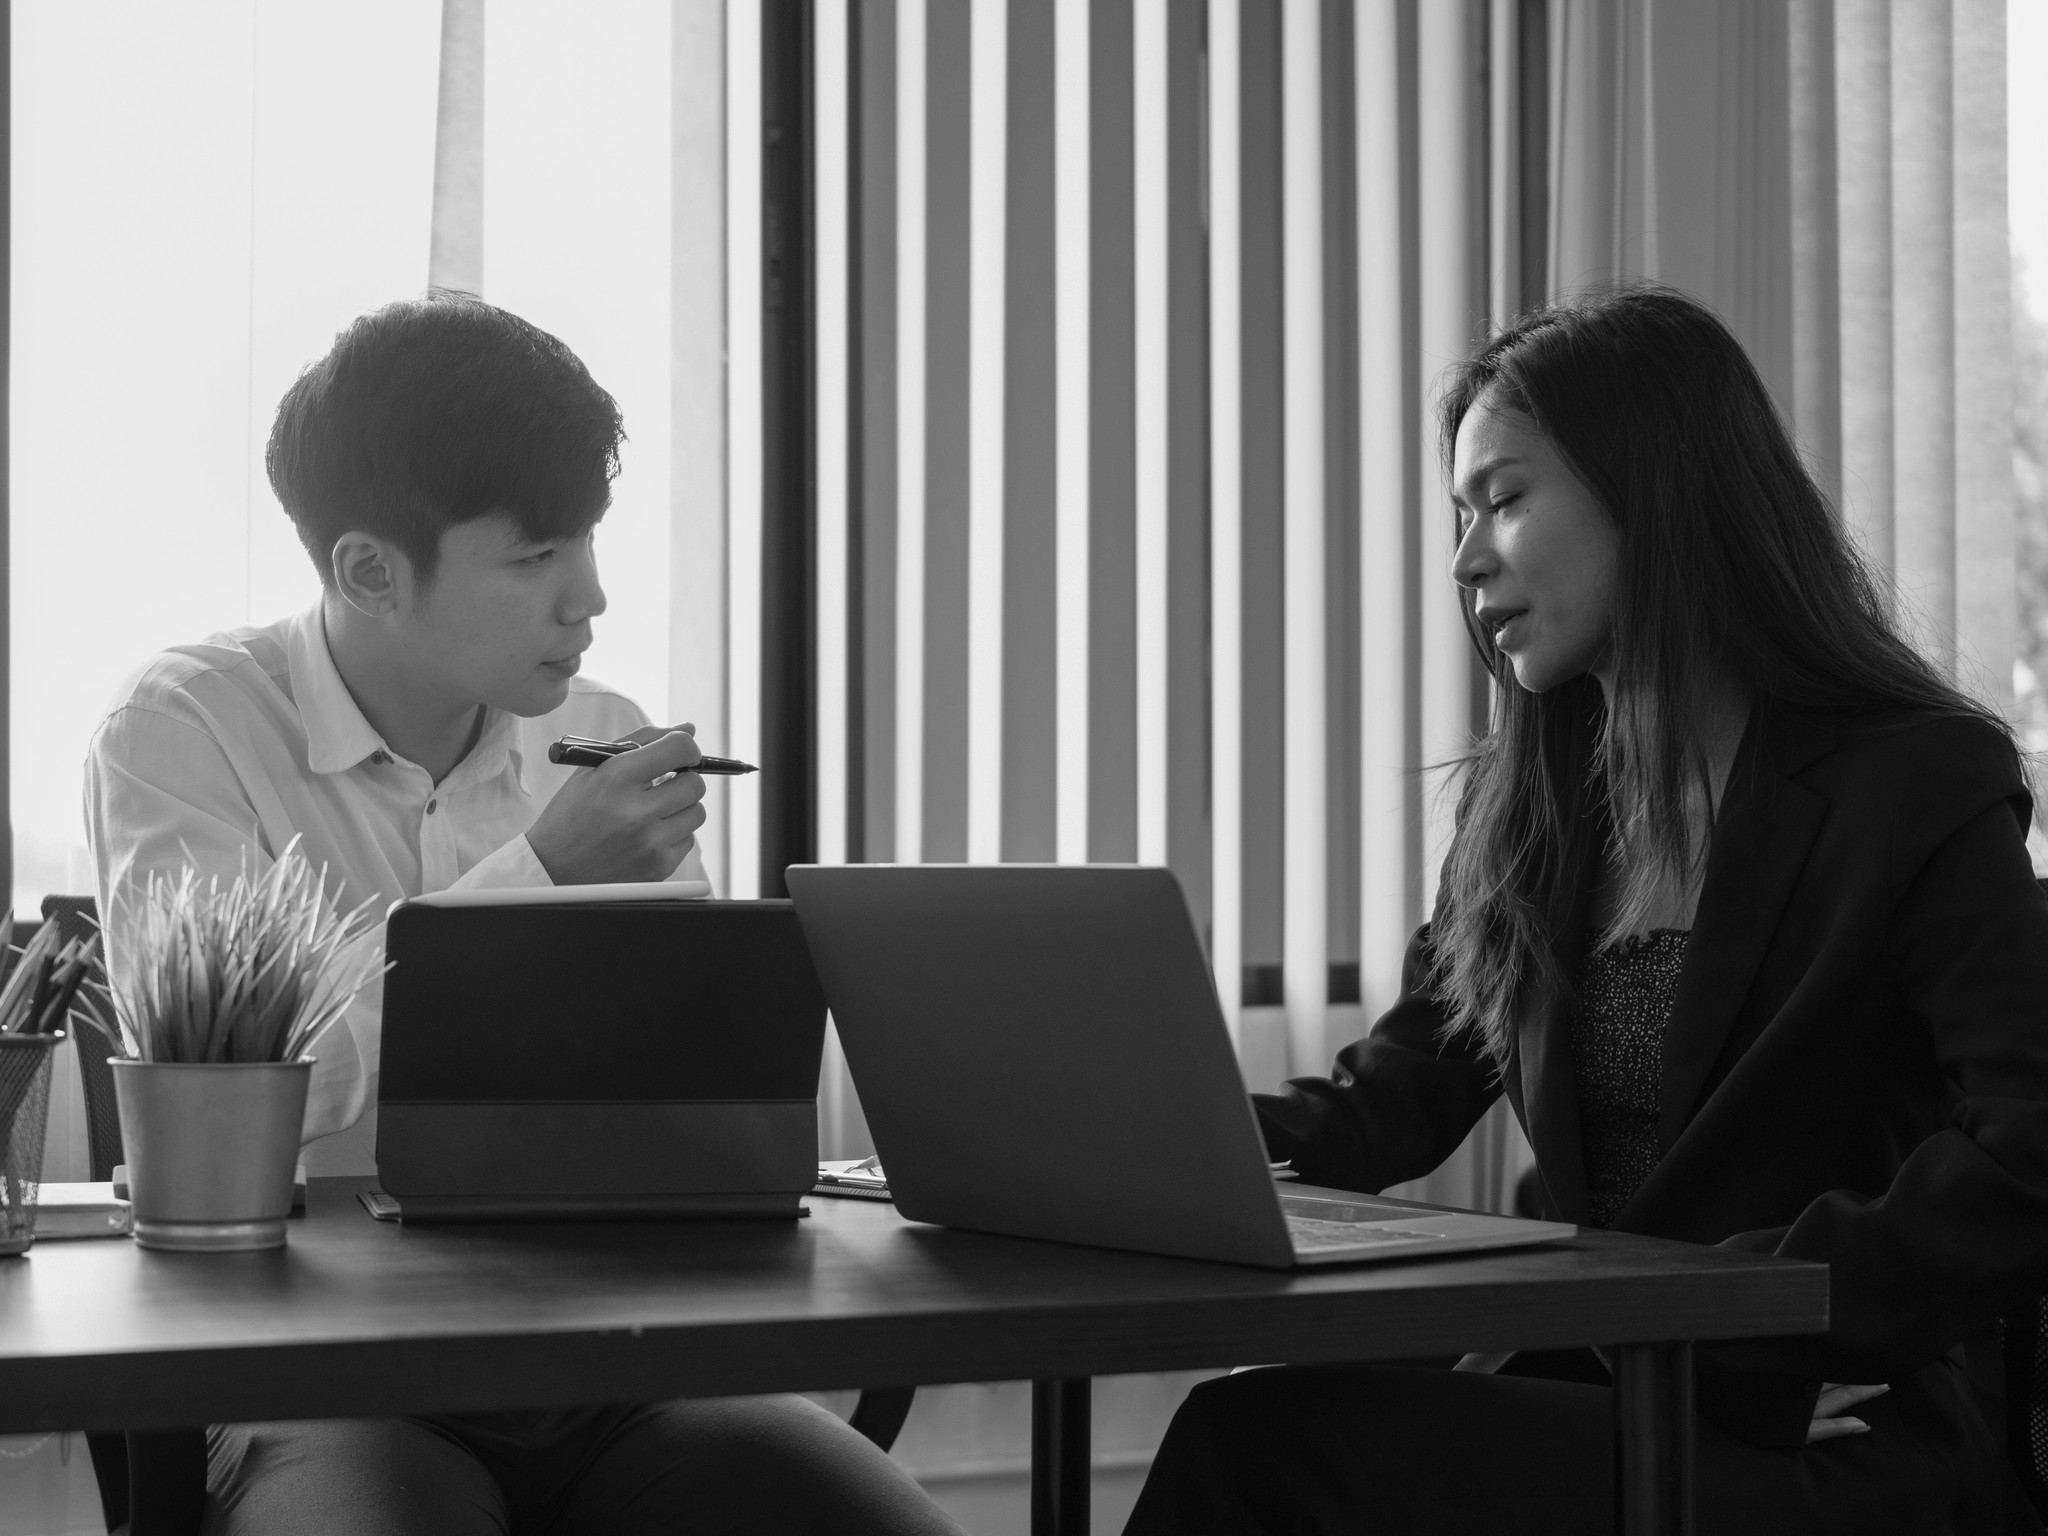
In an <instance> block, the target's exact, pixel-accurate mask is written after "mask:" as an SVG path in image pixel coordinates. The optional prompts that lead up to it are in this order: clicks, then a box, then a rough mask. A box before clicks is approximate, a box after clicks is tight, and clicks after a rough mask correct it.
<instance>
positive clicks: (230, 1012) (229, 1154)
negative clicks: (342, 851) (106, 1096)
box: [112, 838, 384, 1252]
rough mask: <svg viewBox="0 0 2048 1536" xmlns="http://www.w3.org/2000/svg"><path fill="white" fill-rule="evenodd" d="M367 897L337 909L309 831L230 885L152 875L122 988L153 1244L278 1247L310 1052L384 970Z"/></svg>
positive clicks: (135, 1130) (129, 1107)
mask: <svg viewBox="0 0 2048 1536" xmlns="http://www.w3.org/2000/svg"><path fill="white" fill-rule="evenodd" d="M369 908H370V903H369V902H367V901H366V902H364V903H363V904H362V905H360V906H358V907H356V908H354V909H353V910H351V911H349V912H346V913H337V912H336V911H335V909H334V907H333V905H332V904H331V903H330V902H329V901H328V899H327V871H326V870H325V868H322V869H321V870H319V871H318V872H317V873H316V872H315V871H314V869H313V868H312V866H311V865H310V864H309V863H308V862H307V859H306V856H305V853H304V851H303V850H302V849H301V848H300V847H299V841H298V839H297V838H294V839H292V841H291V843H290V844H288V845H287V846H286V848H285V850H284V852H283V854H282V855H281V856H280V857H279V858H278V860H277V862H276V863H275V864H273V865H271V867H270V869H269V870H268V871H267V872H266V873H264V874H262V875H260V876H257V875H252V874H251V873H250V871H249V868H248V865H247V862H246V860H245V861H244V864H243V868H242V873H241V874H240V875H238V876H237V877H236V878H235V881H234V883H233V884H232V885H230V886H228V887H227V888H226V889H222V888H221V885H220V882H219V880H218V879H217V878H209V879H207V880H205V881H203V882H202V881H201V880H200V878H199V876H198V875H197V874H196V873H195V872H194V871H193V870H192V869H190V868H189V867H188V868H187V869H185V870H184V871H183V873H182V874H180V875H179V876H177V877H176V878H166V877H165V876H163V875H162V874H152V875H151V876H150V878H149V883H148V885H147V886H146V887H145V889H144V890H143V893H142V896H141V899H140V901H139V902H138V906H137V913H136V918H135V921H134V922H132V923H131V924H129V925H128V926H127V929H126V931H125V932H124V933H122V934H121V935H120V937H119V942H120V943H121V944H122V945H123V946H124V948H125V950H126V953H125V954H124V955H123V957H122V959H123V964H122V966H121V968H120V974H121V975H122V977H123V978H124V979H123V981H122V982H121V984H120V985H119V986H118V987H117V988H116V989H115V994H114V1013H115V1017H116V1021H117V1025H118V1028H119V1034H120V1038H119V1039H118V1040H116V1041H114V1047H115V1053H116V1057H117V1059H116V1060H115V1061H114V1062H113V1063H112V1066H113V1073H114V1094H115V1098H116V1100H117V1101H118V1103H119V1104H120V1108H121V1139H122V1142H123V1144H124V1147H125V1150H126V1153H127V1161H128V1193H129V1200H130V1203H131V1205H132V1206H133V1209H134V1216H135V1237H136V1240H137V1241H138V1242H140V1243H141V1244H142V1245H143V1246H144V1247H145V1248H175V1249H199V1250H206V1251H214V1252H220V1251H234V1250H243V1249H251V1248H280V1247H282V1246H284V1241H285V1221H286V1218H287V1217H288V1216H289V1215H290V1214H291V1203H292V1169H293V1166H294V1165H295V1163H296V1162H297V1159H298V1151H299V1130H300V1127H301V1125H302V1124H303V1122H304V1120H305V1114H306V1089H307V1085H308V1082H309V1080H310V1078H311V1075H312V1069H313V1057H312V1055H311V1054H310V1052H311V1050H312V1048H313V1046H314V1044H315V1043H316V1042H317V1041H318V1040H319V1038H320V1036H321V1034H322V1033H323V1032H324V1031H325V1030H326V1029H327V1028H328V1027H329V1026H330V1025H332V1024H333V1023H334V1022H335V1020H337V1019H339V1018H340V1017H341V1015H342V1013H343V1011H344V1010H345V1009H346V1008H347V1007H348V1005H349V1003H350V1001H351V1000H352V999H353V998H354V997H355V995H356V994H357V993H358V992H360V991H361V990H362V989H363V988H364V987H365V986H366V985H368V984H369V983H370V982H371V981H372V980H374V979H375V978H376V977H377V976H379V975H381V974H382V973H383V969H384V967H383V956H382V952H381V949H380V947H379V946H378V945H377V944H376V943H375V942H374V941H373V939H372V937H371V934H372V931H373V923H372V920H371V918H370V917H369Z"/></svg>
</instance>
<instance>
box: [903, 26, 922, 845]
mask: <svg viewBox="0 0 2048 1536" xmlns="http://www.w3.org/2000/svg"><path fill="white" fill-rule="evenodd" d="M926 39H927V30H926V17H925V0H896V861H897V862H898V863H900V864H916V863H918V862H920V861H921V860H922V859H923V858H924V708H925V700H924V602H925V582H924V552H925V430H924V429H925V421H924V407H925V250H926V247H925V102H926V83H925V45H926Z"/></svg>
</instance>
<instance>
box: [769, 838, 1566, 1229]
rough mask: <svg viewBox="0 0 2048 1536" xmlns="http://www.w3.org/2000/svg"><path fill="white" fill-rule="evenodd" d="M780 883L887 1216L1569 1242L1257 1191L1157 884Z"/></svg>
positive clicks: (1228, 1055) (1218, 1042) (1156, 875)
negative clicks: (823, 1002) (832, 1029)
mask: <svg viewBox="0 0 2048 1536" xmlns="http://www.w3.org/2000/svg"><path fill="white" fill-rule="evenodd" d="M788 879H789V888H790V891H791V894H792V895H793V896H794V897H795V899H796V906H797V913H798V916H799V917H800V918H801V919H802V921H803V926H804V933H805V936H806V938H807V939H808V940H809V941H810V947H811V954H812V958H813V959H814V961H815V962H816V964H817V967H818V974H819V977H820V979H821V980H822V981H823V983H824V987H825V995H826V997H827V998H828V999H829V1000H830V1002H831V1006H832V1016H833V1020H834V1022H835V1023H836V1025H837V1027H838V1030H839V1037H840V1041H841V1043H842V1044H843V1045H844V1046H845V1048H846V1060H847V1065H848V1066H849V1067H850V1068H851V1070H852V1073H853V1081H854V1086H855V1087H856V1088H857V1089H858V1090H859V1091H860V1099H861V1107H862V1109H863V1110H864V1111H865V1113H866V1115H867V1121H868V1128H869V1129H870V1130H871V1131H872V1132H873V1134H874V1139H875V1147H876V1151H877V1154H878V1156H879V1159H880V1163H881V1165H882V1167H884V1168H886V1169H887V1170H888V1174H887V1187H888V1190H889V1192H890V1193H891V1194H892V1195H893V1196H894V1198H895V1201H896V1206H897V1209H898V1210H900V1211H901V1212H902V1213H903V1214H904V1215H905V1216H908V1217H911V1218H913V1219H915V1220H918V1221H929V1222H937V1223H941V1224H943V1225H946V1226H955V1227H971V1228H975V1229H978V1230H981V1231H987V1232H1001V1233H1007V1234H1010V1235H1013V1236H1018V1237H1042V1238H1053V1239H1057V1240H1060V1241H1064V1242H1074V1243H1088V1244H1092V1245H1095V1246H1098V1247H1104V1248H1130V1249H1136V1250H1139V1251H1141V1252H1147V1253H1164V1254H1175V1255H1180V1256H1183V1257H1188V1258H1203V1259H1224V1260H1230V1261H1233V1262H1237V1263H1243V1264H1262V1265H1269V1266H1273V1267H1276V1268H1282V1267H1291V1266H1293V1265H1298V1264H1339V1263H1356V1262H1359V1261H1361V1260H1369V1259H1391V1258H1411V1257H1417V1256H1434V1255H1437V1254H1451V1253H1458V1252H1463V1251H1467V1250H1474V1249H1489V1248H1506V1247H1515V1246H1519V1245H1522V1244H1527V1243H1536V1242H1544V1241H1547V1240H1550V1239H1554V1238H1561V1237H1569V1236H1571V1235H1572V1234H1573V1233H1574V1231H1575V1230H1576V1229H1575V1228H1573V1227H1570V1226H1566V1225H1562V1224H1560V1223H1556V1222H1544V1221H1523V1220H1519V1219H1516V1218H1511V1217H1502V1216H1487V1215H1481V1214H1477V1213H1473V1212H1464V1211H1442V1210H1438V1209H1436V1208H1434V1207H1430V1206H1419V1205H1414V1204H1409V1203H1405V1202H1402V1201H1392V1200H1386V1199H1383V1198H1379V1197H1373V1196H1367V1195H1360V1194H1356V1193H1351V1192H1347V1191H1343V1190H1334V1189H1319V1188H1315V1187H1313V1186H1309V1185H1303V1184H1299V1183H1294V1184H1288V1185H1286V1186H1285V1187H1284V1188H1281V1187H1278V1186H1276V1184H1275V1182H1274V1177H1273V1172H1272V1170H1271V1168H1270V1167H1269V1165H1268V1163H1267V1161H1266V1152H1265V1147H1264V1145H1263V1141H1262V1138H1261V1136H1260V1133H1259V1129H1258V1124H1257V1121H1256V1118H1255V1117H1254V1115H1253V1113H1252V1109H1251V1103H1250V1100H1249V1099H1248V1098H1247V1097H1246V1094H1245V1090H1244V1082H1243V1079H1242V1077H1241V1076H1240V1074H1239V1072H1238V1067H1237V1058H1236V1053H1235V1052H1234V1050H1233V1049H1232V1047H1231V1042H1230V1035H1229V1031H1228V1029H1227V1028H1226V1026H1225V1024H1224V1021H1223V1012H1222V1009H1221V1007H1220V1005H1219V1004H1218V1002H1217V999H1216V989H1215V987H1214V985H1213V984H1212V983H1211V981H1210V977H1209V966H1208V961H1207V960H1206V958H1205V957H1204V956H1203V954H1202V949H1201V944H1200V941H1199V940H1198V939H1197V938H1196V936H1195V929H1194V924H1193V922H1192V921H1191V920H1190V918H1189V915H1188V909H1187V903H1186V901H1185V900H1184V899H1183V897H1182V895H1181V891H1180V886H1179V883H1178V882H1177V881H1176V880H1175V879H1174V877H1173V875H1172V873H1171V871H1168V870H1165V869H1150V868H1138V867H1130V866H1109V865H1070V866H1046V865H1017V864H1012V865H999V866H977V865H882V864H870V865H843V866H829V867H828V866H819V865H797V866H794V867H792V868H791V869H790V871H789V874H788Z"/></svg>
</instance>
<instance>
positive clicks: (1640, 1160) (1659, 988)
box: [1572, 928, 1688, 1227]
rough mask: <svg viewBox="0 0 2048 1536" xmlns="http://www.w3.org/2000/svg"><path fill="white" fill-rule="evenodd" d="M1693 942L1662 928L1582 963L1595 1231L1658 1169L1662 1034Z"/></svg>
mask: <svg viewBox="0 0 2048 1536" xmlns="http://www.w3.org/2000/svg"><path fill="white" fill-rule="evenodd" d="M1687 937H1688V935H1687V934H1686V932H1685V931H1684V930H1683V929H1679V928H1658V929H1656V930H1654V931H1652V932H1650V933H1646V934H1642V935H1640V936H1636V937H1632V938H1627V939H1623V940H1622V941H1621V943H1620V944H1618V945H1616V946H1615V947H1614V948H1612V949H1607V950H1600V951H1597V952H1595V953H1593V954H1591V955H1588V956H1587V957H1586V967H1585V970H1584V972H1583V974H1582V975H1581V976H1580V978H1579V1006H1578V1010H1577V1012H1576V1013H1575V1014H1574V1015H1573V1018H1572V1066H1573V1072H1574V1076H1575V1078H1576V1081H1577V1084H1578V1090H1579V1123H1580V1141H1581V1146H1582V1147H1583V1149H1584V1152H1585V1158H1586V1192H1587V1197H1588V1199H1587V1204H1588V1207H1589V1211H1590V1214H1591V1217H1592V1221H1593V1225H1595V1226H1598V1227H1605V1226H1609V1225H1612V1223H1613V1221H1614V1218H1615V1217H1616V1216H1618V1215H1620V1214H1621V1209H1622V1207H1623V1206H1625V1205H1627V1204H1628V1203H1629V1201H1630V1200H1631V1199H1632V1198H1633V1197H1634V1195H1635V1192H1636V1190H1637V1189H1639V1188H1641V1186H1642V1183H1643V1180H1645V1179H1647V1178H1648V1177H1649V1176H1650V1171H1651V1170H1652V1169H1654V1168H1655V1167H1656V1166H1657V1160H1658V1156H1659V1154H1658V1151H1657V1116H1658V1103H1657V1095H1658V1088H1659V1084H1660V1083H1661V1082H1662V1080H1663V1075H1664V1030H1665V1026H1666V1025H1668V1024H1669V1023H1670V1022H1671V1004H1672V1001H1673V999H1674V998H1675V997H1676V996H1677V993H1678V972H1679V968H1680V967H1681V966H1683V965H1684V964H1685V944H1686V939H1687Z"/></svg>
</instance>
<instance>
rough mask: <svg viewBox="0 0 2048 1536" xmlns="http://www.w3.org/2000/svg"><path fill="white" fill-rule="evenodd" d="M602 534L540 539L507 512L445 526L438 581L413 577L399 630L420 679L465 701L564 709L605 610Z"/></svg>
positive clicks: (514, 708) (529, 712)
mask: <svg viewBox="0 0 2048 1536" xmlns="http://www.w3.org/2000/svg"><path fill="white" fill-rule="evenodd" d="M595 534H596V529H595V528H594V527H592V528H590V529H586V530H585V531H584V532H582V533H580V534H577V535H574V536H572V537H569V538H565V539H557V540H554V541H552V542H549V543H542V544H536V543H534V542H532V541H531V540H530V539H528V538H527V537H526V535H525V534H524V533H523V532H521V531H520V528H519V525H518V523H517V522H515V521H514V520H513V519H512V518H511V517H510V516H509V515H506V514H504V513H492V514H490V515H489V516H487V517H479V518H474V519H472V520H471V521H469V522H466V523H457V524H456V525H455V526H453V527H452V528H449V529H448V530H446V531H445V532H444V533H443V534H442V535H441V561H440V564H439V566H438V567H437V568H436V569H435V572H434V576H433V579H432V581H430V582H429V583H428V584H427V585H426V587H425V588H424V590H422V589H421V588H420V587H419V585H418V583H417V581H416V580H415V581H408V582H406V583H404V588H405V591H404V596H403V598H402V600H401V605H400V612H399V634H400V637H401V641H402V643H403V645H404V646H405V649H406V652H407V655H408V659H409V661H410V663H411V665H412V666H413V667H414V668H415V669H416V670H415V676H416V677H418V678H419V680H420V681H422V682H427V683H430V684H432V685H435V686H437V687H438V689H439V690H440V691H443V692H445V693H446V694H448V695H449V697H450V699H451V700H452V701H454V702H457V703H463V704H467V703H478V704H491V705H495V706H496V707H498V708H500V709H504V710H509V711H510V712H511V713H513V714H515V715H524V716H533V715H544V714H546V713H547V712H548V711H549V710H552V709H556V708H558V707H559V706H560V705H561V703H562V701H563V700H564V699H565V698H567V697H568V694H569V679H570V678H572V677H574V676H575V675H576V671H577V669H578V668H579V667H580V666H581V665H582V656H583V652H584V651H585V650H587V649H589V646H590V638H591V635H590V621H591V620H592V619H594V618H596V617H597V616H598V615H599V614H600V613H603V612H604V609H605V600H604V589H603V588H602V587H601V586H599V585H598V581H597V557H596V552H595V549H594V540H595Z"/></svg>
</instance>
